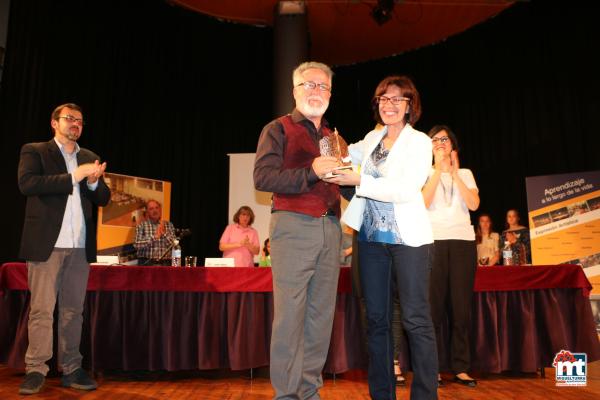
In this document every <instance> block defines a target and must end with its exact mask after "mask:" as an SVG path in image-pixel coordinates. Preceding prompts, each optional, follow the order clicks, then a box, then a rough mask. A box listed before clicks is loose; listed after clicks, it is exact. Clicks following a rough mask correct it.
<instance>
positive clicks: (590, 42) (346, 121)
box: [0, 0, 600, 261]
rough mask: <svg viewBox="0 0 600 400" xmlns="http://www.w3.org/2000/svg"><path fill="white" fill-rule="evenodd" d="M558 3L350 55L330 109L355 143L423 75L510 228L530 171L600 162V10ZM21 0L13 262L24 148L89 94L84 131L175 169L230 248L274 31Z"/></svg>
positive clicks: (201, 221)
mask: <svg viewBox="0 0 600 400" xmlns="http://www.w3.org/2000/svg"><path fill="white" fill-rule="evenodd" d="M547 3H549V2H544V1H531V2H523V3H520V2H519V3H518V4H516V5H515V6H513V7H512V8H510V9H508V10H507V11H505V12H503V13H502V14H500V15H498V16H497V17H496V18H493V19H491V20H489V21H487V22H485V23H483V24H481V25H479V26H476V27H474V28H472V29H470V30H468V31H467V32H464V33H462V34H460V35H457V36H454V37H452V38H449V39H448V40H446V41H444V42H441V43H438V44H434V45H432V46H429V47H426V48H423V49H420V50H417V51H413V52H410V53H406V54H402V55H399V56H395V57H390V58H387V59H384V60H378V61H373V62H369V63H363V64H357V65H351V66H343V67H337V68H335V72H336V76H335V78H334V94H333V97H332V102H331V106H330V110H329V112H328V114H327V116H328V118H329V120H330V122H331V123H332V125H333V126H336V127H337V128H338V129H339V131H340V133H341V134H342V135H344V136H345V137H346V138H347V139H348V142H353V141H356V140H358V139H360V138H362V136H364V134H365V133H366V132H367V131H369V130H370V129H371V128H372V127H373V125H374V122H373V119H372V115H371V111H370V98H371V96H372V94H373V90H374V88H375V86H376V84H377V82H378V81H379V80H380V79H382V78H383V77H385V76H386V75H388V74H392V73H404V74H408V75H410V76H412V77H413V78H414V80H415V82H416V84H417V87H418V89H419V90H420V92H421V95H422V99H423V116H422V118H421V120H420V121H419V122H418V123H417V125H416V127H417V128H418V129H421V130H423V131H427V130H429V129H430V128H431V127H432V126H433V125H435V124H439V123H444V124H448V125H450V126H451V127H452V128H453V129H454V131H455V133H456V134H457V135H458V137H459V140H460V142H461V152H460V158H461V165H462V166H464V167H467V168H471V169H472V170H473V172H474V174H475V177H476V179H477V183H478V185H479V188H480V195H481V198H482V203H481V207H480V211H488V212H490V213H491V214H492V216H493V218H494V220H495V223H496V227H497V228H498V229H500V228H501V227H502V225H503V218H504V213H505V211H506V209H508V208H511V207H515V208H517V209H519V210H520V211H521V213H522V216H523V218H524V219H525V220H526V211H527V208H526V194H525V177H526V176H534V175H545V174H554V173H566V172H577V171H585V170H598V169H600V160H599V159H600V157H599V153H600V152H599V149H600V139H599V132H598V124H597V123H596V117H597V116H598V115H600V98H599V96H598V93H599V89H600V80H599V79H598V75H597V74H598V72H597V71H600V62H598V61H597V60H596V59H597V57H595V54H596V52H597V48H598V43H599V42H600V41H599V39H600V33H599V32H598V30H597V29H596V17H595V14H594V13H593V12H592V11H591V8H588V6H586V5H584V4H585V3H578V2H572V3H569V5H566V4H559V5H556V4H547ZM11 7H12V8H11V14H10V21H9V34H8V44H7V54H6V62H5V71H4V76H3V82H2V89H1V93H0V128H1V130H2V135H1V137H2V138H1V139H0V140H2V149H1V150H0V151H1V152H2V160H3V161H2V162H3V164H2V165H3V168H2V174H3V175H2V177H3V178H4V181H5V182H6V188H5V195H4V201H3V204H6V209H5V210H6V211H5V213H6V218H7V220H6V223H5V224H4V225H3V229H2V232H3V233H2V235H3V237H4V240H3V246H2V248H1V250H0V261H10V260H15V259H16V257H17V251H18V243H19V237H20V232H21V225H22V220H23V208H24V197H23V196H22V195H21V194H20V193H19V192H18V189H17V185H16V167H17V162H18V153H19V148H20V146H21V145H22V144H23V143H26V142H29V141H39V140H48V139H49V138H50V137H51V131H50V128H49V114H50V111H51V110H52V108H53V107H54V106H55V105H57V104H59V103H62V102H65V101H74V102H76V103H79V104H81V105H82V106H83V107H84V112H85V118H86V120H87V125H86V127H85V129H84V133H83V136H82V139H81V144H82V146H84V147H89V148H91V149H93V150H94V151H96V152H97V153H99V154H100V155H101V156H102V157H103V158H104V159H106V160H107V161H108V165H109V167H108V169H109V170H110V171H111V172H115V173H122V174H128V175H137V176H145V177H152V178H158V179H165V180H169V181H171V182H172V183H173V195H172V211H171V216H172V220H173V221H174V223H175V224H176V225H177V226H181V227H190V228H192V230H193V232H194V234H193V235H192V236H191V237H190V238H187V239H185V240H186V242H184V246H186V247H187V249H188V250H189V252H191V253H195V254H198V255H199V256H200V257H205V256H211V255H216V254H218V248H217V246H218V244H217V243H218V239H219V237H220V234H221V232H222V230H223V228H224V227H225V225H226V223H227V201H228V200H227V199H228V192H227V190H228V158H227V153H236V152H254V150H255V147H256V142H257V139H258V135H259V133H260V130H261V128H262V126H263V125H264V124H265V123H267V122H268V121H269V120H270V119H271V117H272V115H271V108H272V105H271V93H272V90H271V89H272V82H271V65H272V61H271V56H272V30H271V29H269V28H258V27H249V26H244V25H239V24H229V23H225V22H221V21H218V20H215V19H212V18H208V17H204V16H201V15H198V14H195V13H192V12H189V11H187V10H183V9H179V8H176V7H171V6H169V5H167V4H166V3H164V2H162V1H160V0H154V1H141V0H138V1H135V0H124V1H114V0H113V1H95V2H78V1H66V0H63V1H53V2H45V1H34V0H20V1H13V2H11ZM142 7H143V10H144V14H143V15H142V13H141V11H140V9H141V8H142ZM96 21H99V22H96ZM333 45H335V43H333ZM476 215H477V213H475V214H473V217H474V219H475V217H476ZM524 222H526V221H524Z"/></svg>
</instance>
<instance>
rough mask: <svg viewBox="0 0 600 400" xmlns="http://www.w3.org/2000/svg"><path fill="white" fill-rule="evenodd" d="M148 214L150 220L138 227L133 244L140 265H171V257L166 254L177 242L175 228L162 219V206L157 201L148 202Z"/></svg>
mask: <svg viewBox="0 0 600 400" xmlns="http://www.w3.org/2000/svg"><path fill="white" fill-rule="evenodd" d="M146 214H147V216H148V219H146V220H145V221H144V222H142V223H140V224H139V225H138V226H137V228H136V232H135V243H134V244H133V247H135V249H136V250H137V257H138V265H171V255H170V254H168V255H165V252H167V249H168V248H169V247H171V244H172V243H173V240H175V227H174V226H173V224H172V223H171V222H170V221H166V220H164V219H162V206H161V204H160V203H159V202H158V201H156V200H148V202H147V203H146ZM161 257H162V259H161Z"/></svg>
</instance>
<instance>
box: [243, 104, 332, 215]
mask: <svg viewBox="0 0 600 400" xmlns="http://www.w3.org/2000/svg"><path fill="white" fill-rule="evenodd" d="M330 133H331V131H330V129H329V128H328V127H327V126H326V125H325V124H322V125H321V128H320V129H319V131H317V130H316V128H315V126H314V124H313V123H312V122H311V121H309V120H307V119H306V118H304V116H302V114H300V113H299V112H298V111H297V110H294V112H293V113H292V114H291V115H286V116H283V117H280V118H278V119H276V120H275V121H273V122H271V123H270V124H268V125H267V126H266V127H265V128H264V129H263V132H262V134H261V136H260V139H259V143H258V147H257V151H256V161H255V165H254V183H255V186H256V189H257V190H262V191H268V192H273V210H274V211H277V210H282V211H293V212H297V213H301V214H306V215H311V216H313V217H319V216H321V215H323V213H325V212H326V211H327V210H331V211H333V212H334V213H335V214H336V215H337V216H338V217H339V216H340V194H339V187H338V186H337V185H335V184H329V183H327V182H323V181H322V180H320V179H319V178H318V177H317V176H316V175H315V173H314V171H313V170H312V167H311V165H312V162H313V160H314V159H315V158H316V157H319V156H320V151H319V145H318V140H319V139H320V138H322V137H323V136H328V135H329V134H330Z"/></svg>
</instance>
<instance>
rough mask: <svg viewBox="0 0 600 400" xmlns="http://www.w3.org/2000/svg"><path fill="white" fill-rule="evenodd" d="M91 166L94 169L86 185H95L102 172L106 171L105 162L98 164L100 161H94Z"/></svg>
mask: <svg viewBox="0 0 600 400" xmlns="http://www.w3.org/2000/svg"><path fill="white" fill-rule="evenodd" d="M93 165H94V167H95V168H94V171H93V172H92V174H90V175H89V176H88V178H87V181H88V183H96V181H98V179H100V177H101V176H102V174H104V171H105V170H106V161H105V162H103V163H102V164H100V161H98V160H96V161H94V164H93Z"/></svg>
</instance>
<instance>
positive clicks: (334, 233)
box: [254, 62, 341, 399]
mask: <svg viewBox="0 0 600 400" xmlns="http://www.w3.org/2000/svg"><path fill="white" fill-rule="evenodd" d="M332 76H333V72H332V71H331V69H330V68H329V67H328V66H327V65H325V64H322V63H317V62H305V63H303V64H301V65H299V66H298V67H297V68H296V69H295V70H294V72H293V75H292V80H293V85H294V89H293V94H294V99H295V102H296V108H295V109H294V110H293V111H292V113H291V114H288V115H285V116H283V117H280V118H277V119H276V120H274V121H272V122H270V123H269V124H268V125H267V126H265V127H264V129H263V131H262V133H261V135H260V139H259V142H258V147H257V150H256V160H255V164H254V185H255V187H256V189H257V190H261V191H266V192H273V201H272V214H271V224H270V228H269V231H270V241H271V266H272V271H273V298H274V306H275V311H274V313H275V315H274V319H273V329H272V335H271V362H270V369H271V384H272V385H273V388H274V389H275V399H319V398H320V397H319V393H318V391H319V388H320V387H321V386H323V379H322V377H321V372H322V370H323V365H324V364H325V359H326V358H327V351H328V349H329V341H330V338H331V328H332V325H333V312H334V308H335V301H336V293H337V284H338V275H339V267H340V265H339V252H340V251H339V248H340V241H341V230H340V223H339V216H340V194H339V187H338V186H337V185H335V184H330V183H327V182H325V181H323V180H322V178H323V177H324V176H325V175H326V174H327V173H329V172H331V171H332V170H333V169H334V168H335V167H337V166H338V160H337V159H336V158H334V157H325V156H321V155H320V151H319V140H320V139H322V138H323V137H324V136H329V135H331V134H333V133H332V131H331V130H330V129H329V127H328V126H327V122H326V121H325V120H324V119H323V114H325V111H326V110H327V107H328V106H329V99H330V97H331V79H332Z"/></svg>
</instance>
